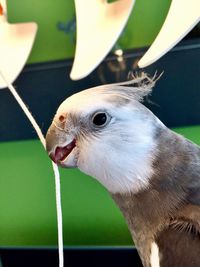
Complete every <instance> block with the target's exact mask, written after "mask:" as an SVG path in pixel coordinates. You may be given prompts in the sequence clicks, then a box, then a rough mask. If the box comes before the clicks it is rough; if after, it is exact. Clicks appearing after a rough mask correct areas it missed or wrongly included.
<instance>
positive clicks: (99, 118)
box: [92, 112, 108, 126]
mask: <svg viewBox="0 0 200 267" xmlns="http://www.w3.org/2000/svg"><path fill="white" fill-rule="evenodd" d="M107 120H108V116H107V114H106V113H105V112H99V113H96V114H95V115H94V116H93V118H92V123H93V124H94V125H95V126H104V125H105V124H106V122H107Z"/></svg>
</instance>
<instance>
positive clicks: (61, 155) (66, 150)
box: [50, 139, 76, 163]
mask: <svg viewBox="0 0 200 267" xmlns="http://www.w3.org/2000/svg"><path fill="white" fill-rule="evenodd" d="M75 146H76V140H75V139H74V140H73V141H72V142H71V143H69V144H68V145H66V146H64V147H59V146H58V147H57V148H56V150H55V153H54V154H53V153H52V154H51V155H50V157H51V159H52V160H53V161H54V162H55V163H59V162H61V161H63V160H64V159H66V158H67V156H68V155H69V154H70V153H71V151H72V150H73V149H74V147H75Z"/></svg>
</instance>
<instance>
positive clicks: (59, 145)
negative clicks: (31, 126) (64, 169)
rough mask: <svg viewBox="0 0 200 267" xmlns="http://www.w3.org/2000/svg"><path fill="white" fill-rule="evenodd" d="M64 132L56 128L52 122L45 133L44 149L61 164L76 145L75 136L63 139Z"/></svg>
mask: <svg viewBox="0 0 200 267" xmlns="http://www.w3.org/2000/svg"><path fill="white" fill-rule="evenodd" d="M65 135H66V133H65V132H64V131H61V130H60V129H57V128H56V127H55V126H54V125H53V124H52V125H51V126H50V128H49V130H48V132H47V135H46V150H47V152H48V155H49V157H50V158H51V159H52V160H53V161H54V162H55V163H56V164H59V165H61V164H62V162H63V161H64V160H65V159H66V158H67V157H68V155H69V154H70V153H71V152H72V150H73V149H74V148H75V146H76V140H75V138H74V139H72V140H69V141H67V140H64V136H65Z"/></svg>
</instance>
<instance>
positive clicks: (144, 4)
mask: <svg viewBox="0 0 200 267" xmlns="http://www.w3.org/2000/svg"><path fill="white" fill-rule="evenodd" d="M83 1H84V0H83ZM7 2H8V15H9V21H10V22H11V23H16V22H30V21H35V22H37V24H38V26H39V29H38V33H37V36H36V41H35V44H34V47H33V50H32V53H31V55H30V58H29V61H28V62H29V63H34V62H46V61H52V60H60V59H66V58H71V57H73V56H74V49H75V44H74V43H73V42H72V41H71V40H70V36H69V34H66V33H65V32H63V31H60V30H58V29H57V23H58V22H63V23H67V22H69V21H70V20H71V19H72V18H73V16H74V14H75V10H74V1H73V0H7ZM170 3H171V0H162V1H161V0H136V4H135V7H134V9H133V11H132V13H131V16H130V18H129V20H128V24H127V26H126V28H125V30H124V32H123V34H122V36H121V37H120V39H119V41H118V44H119V45H120V47H121V48H122V49H129V48H136V47H143V46H147V45H150V44H151V43H152V41H153V40H154V38H155V37H156V35H157V34H158V32H159V30H160V28H161V26H162V24H163V22H164V20H165V17H166V14H167V11H168V9H169V5H170ZM85 8H87V6H86V7H85ZM91 23H92V22H91ZM88 49H90V48H88Z"/></svg>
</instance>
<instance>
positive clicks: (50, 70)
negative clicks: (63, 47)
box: [0, 38, 200, 141]
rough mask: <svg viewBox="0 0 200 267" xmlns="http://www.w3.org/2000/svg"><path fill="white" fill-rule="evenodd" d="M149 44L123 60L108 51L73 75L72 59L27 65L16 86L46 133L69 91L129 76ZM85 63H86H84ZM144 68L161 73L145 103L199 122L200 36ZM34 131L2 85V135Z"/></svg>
mask: <svg viewBox="0 0 200 267" xmlns="http://www.w3.org/2000/svg"><path fill="white" fill-rule="evenodd" d="M145 51H146V49H138V50H137V49H135V50H130V51H126V52H125V53H124V61H123V62H119V61H118V60H117V57H116V56H114V55H109V56H108V57H107V58H106V59H105V60H104V61H103V63H102V64H101V65H100V66H99V67H98V68H97V69H96V70H95V71H94V72H93V73H92V74H91V75H89V76H88V77H87V78H85V79H82V80H80V81H76V82H74V81H72V80H71V79H70V78H69V73H70V71H71V66H72V60H68V61H59V62H51V63H41V64H33V65H29V66H26V67H25V69H24V70H23V72H22V73H21V75H20V76H19V78H18V79H17V81H16V82H15V86H16V89H17V91H18V92H19V94H20V95H21V97H22V99H23V100H24V101H25V103H26V104H27V105H28V107H29V109H30V110H31V112H32V114H33V115H34V117H35V118H36V120H37V122H38V124H39V125H40V126H41V128H42V130H43V132H44V133H46V130H47V128H48V127H49V125H50V122H51V120H52V118H53V116H54V114H55V112H56V110H57V108H58V106H59V105H60V103H61V102H62V101H63V100H64V99H65V98H66V97H67V96H69V95H71V94H73V93H75V92H78V91H80V90H83V89H85V88H89V87H92V86H96V85H100V84H104V83H111V82H119V81H124V80H127V76H128V73H129V72H130V71H136V70H137V62H138V60H139V58H141V57H142V55H143V54H144V53H145ZM83 64H84V63H83ZM145 71H146V72H147V73H149V74H150V75H153V74H154V73H155V71H157V72H158V73H161V72H163V71H164V74H163V76H162V77H161V78H160V80H159V81H158V82H157V85H156V88H155V89H154V91H153V94H152V96H151V97H150V98H149V99H150V100H151V102H153V104H152V103H150V102H149V103H146V105H147V106H148V107H149V108H150V109H151V110H152V111H153V112H154V113H155V114H156V115H157V116H158V117H159V118H160V119H161V120H162V121H163V122H164V123H165V124H166V125H167V126H168V127H176V126H186V125H196V124H200V116H199V110H200V79H199V75H200V38H197V39H191V40H185V41H182V42H181V43H180V44H179V45H178V46H177V47H175V48H174V49H173V50H171V51H170V52H169V53H167V54H166V55H165V56H164V57H162V58H161V59H160V60H158V61H157V62H156V63H155V64H153V65H151V66H150V67H148V68H146V69H145ZM35 137H36V134H35V131H34V130H33V128H32V126H31V125H30V123H29V121H28V120H27V118H26V117H25V115H24V114H23V112H22V111H21V108H20V107H19V106H18V104H17V103H16V101H15V99H14V98H13V96H12V95H11V94H10V92H9V91H8V90H0V141H10V140H20V139H31V138H35Z"/></svg>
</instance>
